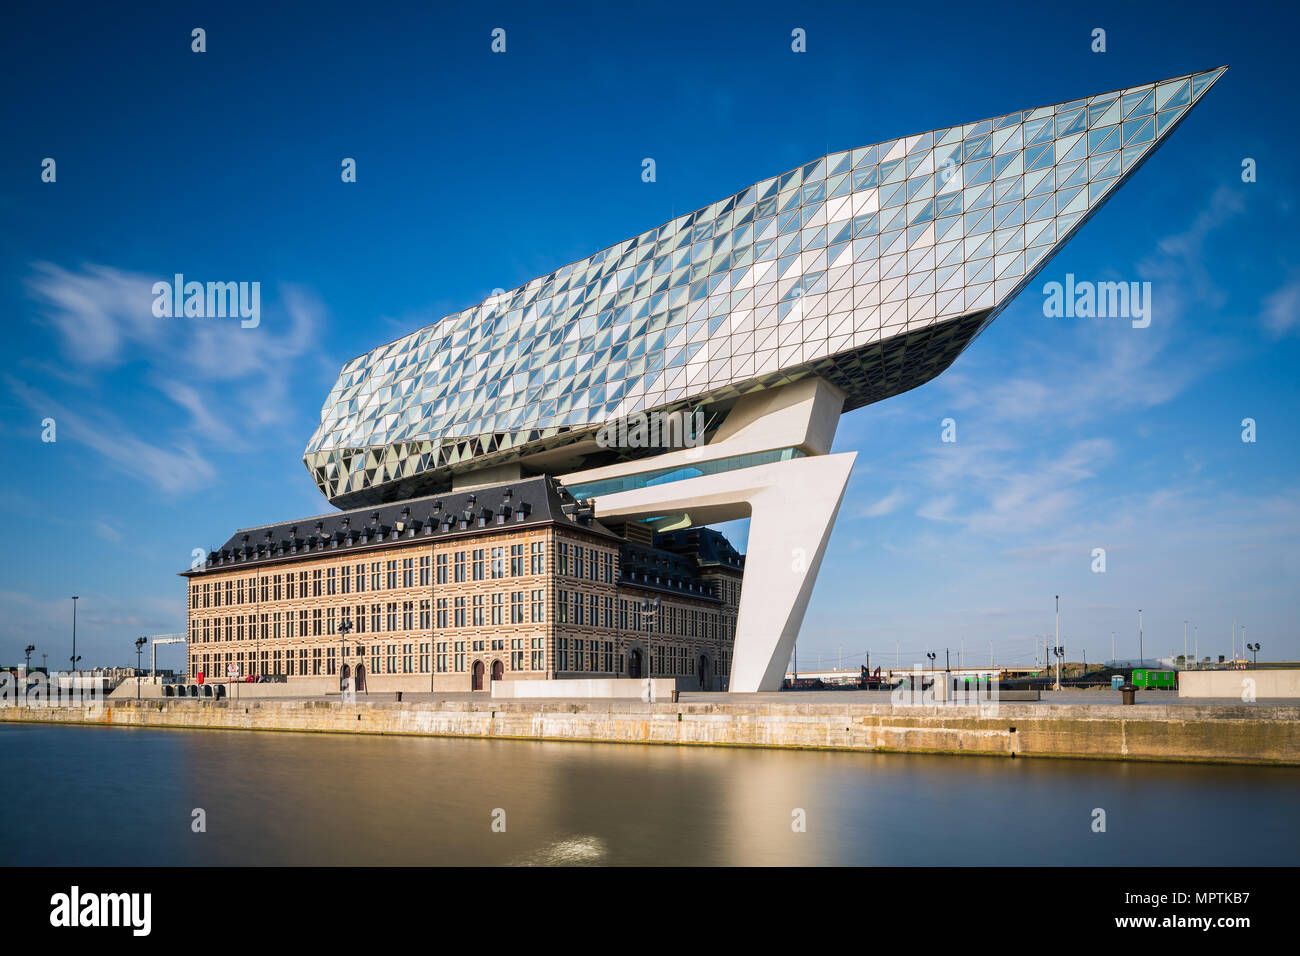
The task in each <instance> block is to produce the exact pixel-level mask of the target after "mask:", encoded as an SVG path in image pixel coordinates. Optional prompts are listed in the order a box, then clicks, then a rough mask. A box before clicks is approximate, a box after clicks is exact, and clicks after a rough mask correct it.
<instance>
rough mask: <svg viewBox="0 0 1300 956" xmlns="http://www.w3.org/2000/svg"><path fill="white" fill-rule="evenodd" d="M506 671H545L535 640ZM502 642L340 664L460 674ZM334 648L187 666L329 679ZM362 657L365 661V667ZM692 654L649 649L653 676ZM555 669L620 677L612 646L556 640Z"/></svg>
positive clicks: (675, 668)
mask: <svg viewBox="0 0 1300 956" xmlns="http://www.w3.org/2000/svg"><path fill="white" fill-rule="evenodd" d="M508 643H509V648H508V651H509V658H508V659H509V662H510V664H509V669H510V670H512V671H535V672H540V671H544V670H546V649H545V644H544V639H543V638H540V637H529V638H522V637H515V638H510V639H509V641H508ZM506 644H507V640H506V639H504V638H502V639H493V640H487V639H480V640H475V641H438V642H437V643H436V644H435V645H432V646H433V648H434V654H433V655H432V656H431V655H430V647H431V645H430V643H429V642H422V643H418V644H417V643H400V644H372V645H369V646H367V645H365V644H358V645H347V646H345V647H343V648H342V655H341V656H342V660H343V663H344V664H351V663H356V664H360V665H363V666H368V667H369V673H371V674H428V673H429V667H430V665H431V664H432V665H433V666H434V667H436V668H437V673H439V674H447V673H465V672H467V671H468V669H469V667H470V657H471V655H482V654H484V653H488V652H501V655H502V657H505V652H506V651H507V647H506ZM338 650H339V649H338V648H336V647H323V648H322V647H315V648H306V647H300V648H296V649H294V648H290V649H287V650H286V649H275V650H265V651H261V652H256V651H249V652H248V653H247V654H245V653H244V652H243V651H238V652H230V651H228V652H226V653H225V654H220V653H216V654H213V653H204V654H194V655H193V656H192V657H191V661H190V676H191V677H193V678H197V677H198V676H199V674H204V675H205V676H206V677H209V678H219V677H224V676H226V675H227V674H228V673H229V672H230V665H232V664H234V665H235V668H236V674H237V675H238V676H240V677H247V676H250V675H252V674H261V675H263V676H271V675H283V676H286V677H320V676H333V675H335V674H337V673H338V660H339V657H338V656H337V652H338ZM367 658H369V660H368V662H367ZM695 667H696V661H695V654H694V652H693V651H692V650H691V649H690V648H688V647H679V646H676V645H671V646H663V645H660V646H658V647H655V648H654V653H653V668H652V671H651V673H652V674H654V675H659V676H665V675H690V674H694V673H695ZM719 667H720V668H721V669H722V673H727V672H728V670H729V669H730V667H731V654H730V652H729V651H728V650H727V649H726V648H723V649H722V655H721V660H720V662H719ZM556 669H557V670H559V671H566V672H587V673H607V674H613V673H618V674H622V673H624V672H625V670H626V667H625V657H624V655H623V654H619V653H616V652H615V649H614V642H613V641H598V640H585V639H583V638H565V637H562V638H559V639H557V641H556Z"/></svg>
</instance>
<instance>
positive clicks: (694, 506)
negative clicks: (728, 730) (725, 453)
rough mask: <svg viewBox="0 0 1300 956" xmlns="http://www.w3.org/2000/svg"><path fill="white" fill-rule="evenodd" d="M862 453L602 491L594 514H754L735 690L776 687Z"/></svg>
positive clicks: (723, 517) (702, 518)
mask: <svg viewBox="0 0 1300 956" xmlns="http://www.w3.org/2000/svg"><path fill="white" fill-rule="evenodd" d="M856 458H857V453H856V452H849V453H846V454H842V455H818V456H814V457H809V458H796V459H793V460H791V461H781V462H775V463H772V464H767V465H756V466H754V467H752V468H741V469H738V470H736V471H728V472H723V473H722V474H718V475H702V476H700V477H698V478H686V479H683V480H681V481H674V482H670V483H668V484H663V485H651V486H649V487H646V488H637V489H634V490H631V491H621V492H618V493H616V494H610V495H602V496H600V497H599V498H597V499H595V505H596V514H597V515H598V516H600V517H601V518H615V517H619V518H629V519H636V518H648V517H654V516H656V515H663V514H673V513H679V512H689V514H690V516H691V521H692V523H693V524H702V525H704V524H717V523H718V522H720V521H734V520H736V519H738V518H749V519H750V523H749V543H748V546H747V548H746V551H745V576H744V581H743V584H742V587H741V591H740V610H739V615H738V617H737V619H736V641H735V647H734V650H733V652H732V659H731V683H730V690H732V691H741V692H745V691H749V692H753V691H760V690H779V689H780V687H781V681H782V679H783V678H784V677H785V668H786V664H787V663H788V662H789V660H790V655H791V653H792V652H793V651H794V642H795V639H796V638H797V637H798V636H799V627H800V625H801V624H802V623H803V616H804V612H805V611H806V610H807V608H808V599H809V598H810V597H811V596H812V591H813V585H814V584H816V582H817V572H818V571H819V570H820V569H821V564H822V557H823V556H824V555H825V553H826V544H827V542H828V541H829V540H830V536H831V527H832V525H834V523H835V516H836V514H838V513H839V510H840V502H841V501H842V500H843V498H844V489H845V488H846V487H847V486H848V483H849V475H850V474H851V473H852V471H853V462H854V460H855V459H856Z"/></svg>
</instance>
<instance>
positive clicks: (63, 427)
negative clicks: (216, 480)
mask: <svg viewBox="0 0 1300 956" xmlns="http://www.w3.org/2000/svg"><path fill="white" fill-rule="evenodd" d="M5 383H6V385H7V386H8V387H9V390H10V391H11V392H12V393H13V394H14V396H15V397H17V398H18V399H19V400H20V401H21V402H22V403H23V404H24V405H26V406H27V407H28V408H29V409H31V410H32V412H33V413H35V414H37V415H39V416H41V417H42V418H44V417H46V416H49V417H52V418H54V419H55V421H56V422H57V423H58V436H59V441H65V440H72V441H75V442H79V443H80V444H82V445H85V446H86V447H88V448H90V449H91V450H92V451H95V452H97V453H98V454H99V455H100V457H102V458H103V459H104V460H105V461H107V462H108V463H109V464H110V465H111V466H113V467H114V468H115V469H116V470H118V471H120V472H121V473H122V474H125V475H129V476H131V477H132V478H136V479H138V480H140V481H142V482H144V483H146V484H152V485H155V486H156V487H158V488H159V489H161V490H162V491H165V492H168V493H171V494H174V493H177V492H180V491H182V490H184V489H186V488H187V487H199V486H202V485H205V484H207V483H208V482H209V481H211V480H212V478H213V476H214V475H215V470H214V469H213V467H212V465H211V464H210V463H209V462H208V461H207V459H206V458H204V457H203V455H202V454H200V453H199V451H198V450H197V449H195V448H194V446H193V445H192V444H191V443H189V442H180V443H176V444H169V443H166V442H150V441H147V440H146V439H144V438H143V437H141V436H140V435H138V434H136V433H135V432H133V431H132V430H131V429H130V427H129V426H127V425H126V424H125V423H123V422H122V421H121V419H119V418H118V417H117V416H116V415H114V414H113V413H111V412H108V411H105V410H103V409H102V408H97V407H95V406H93V405H90V406H87V407H89V408H92V409H94V410H93V411H88V412H85V413H82V412H79V411H75V410H73V409H72V408H70V407H69V406H67V405H65V404H64V403H62V402H60V401H58V400H57V399H55V398H52V397H51V396H49V395H47V394H45V393H44V392H42V391H41V390H39V389H36V388H32V387H31V386H28V385H26V384H25V383H23V382H20V381H19V380H17V379H16V378H14V377H13V376H11V375H6V376H5Z"/></svg>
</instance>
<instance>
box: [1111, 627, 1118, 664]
mask: <svg viewBox="0 0 1300 956" xmlns="http://www.w3.org/2000/svg"><path fill="white" fill-rule="evenodd" d="M1118 663H1119V661H1117V660H1116V659H1115V632H1114V631H1111V632H1110V666H1111V667H1114V666H1115V665H1116V664H1118Z"/></svg>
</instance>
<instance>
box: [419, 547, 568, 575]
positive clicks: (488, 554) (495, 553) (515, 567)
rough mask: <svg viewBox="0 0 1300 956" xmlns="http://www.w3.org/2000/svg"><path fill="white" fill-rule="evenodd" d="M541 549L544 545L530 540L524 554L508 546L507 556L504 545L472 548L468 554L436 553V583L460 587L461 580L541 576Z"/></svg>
mask: <svg viewBox="0 0 1300 956" xmlns="http://www.w3.org/2000/svg"><path fill="white" fill-rule="evenodd" d="M545 548H546V546H545V542H542V541H533V542H531V543H530V544H529V547H528V553H527V554H526V555H525V553H524V546H523V545H522V544H512V545H510V552H509V554H508V555H507V553H506V548H505V546H504V545H503V546H500V547H495V548H473V549H471V550H469V551H456V552H454V553H453V554H439V555H438V565H437V567H438V571H437V581H438V583H439V584H448V583H450V582H452V581H454V582H455V583H457V584H460V583H462V582H465V581H486V580H489V579H491V580H499V579H501V578H505V577H512V578H519V577H523V576H524V575H525V574H545V573H546V550H545ZM525 558H526V559H527V561H526V562H525ZM507 559H508V563H507Z"/></svg>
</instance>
